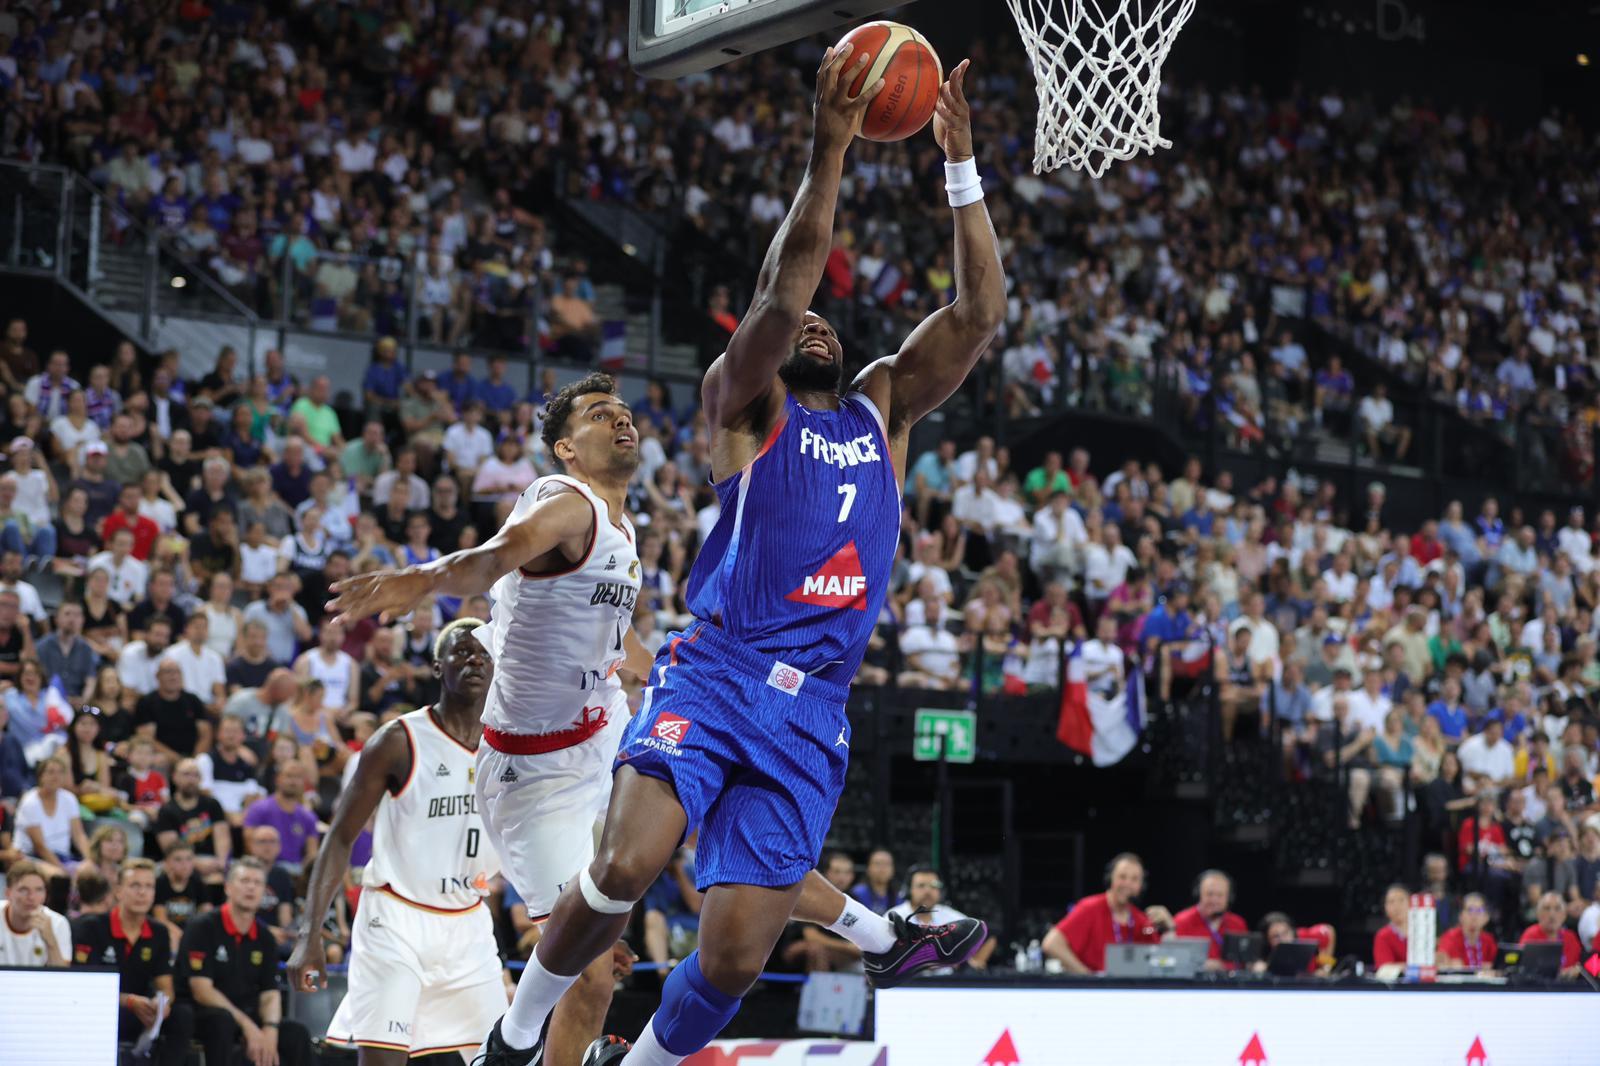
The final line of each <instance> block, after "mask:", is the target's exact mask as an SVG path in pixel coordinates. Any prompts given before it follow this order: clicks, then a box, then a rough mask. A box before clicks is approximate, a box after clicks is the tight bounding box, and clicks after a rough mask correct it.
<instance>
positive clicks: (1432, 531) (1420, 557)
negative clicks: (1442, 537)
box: [1411, 518, 1444, 566]
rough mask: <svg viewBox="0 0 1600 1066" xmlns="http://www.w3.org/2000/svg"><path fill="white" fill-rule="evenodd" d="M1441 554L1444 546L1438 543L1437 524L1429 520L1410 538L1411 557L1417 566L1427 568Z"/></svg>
mask: <svg viewBox="0 0 1600 1066" xmlns="http://www.w3.org/2000/svg"><path fill="white" fill-rule="evenodd" d="M1443 554H1444V545H1443V544H1441V543H1440V542H1439V523H1437V522H1435V521H1434V520H1433V519H1431V518H1430V519H1429V520H1428V521H1427V522H1425V523H1423V526H1422V529H1420V530H1419V531H1418V532H1417V533H1415V534H1414V535H1413V536H1412V537H1411V557H1412V558H1414V559H1415V560H1416V561H1417V565H1418V566H1427V565H1428V564H1429V563H1431V562H1433V561H1434V560H1435V559H1437V558H1439V556H1441V555H1443Z"/></svg>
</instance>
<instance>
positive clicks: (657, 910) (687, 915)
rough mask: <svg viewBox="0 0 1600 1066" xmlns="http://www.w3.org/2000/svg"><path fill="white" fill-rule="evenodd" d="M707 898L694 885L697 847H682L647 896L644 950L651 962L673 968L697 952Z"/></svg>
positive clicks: (645, 901) (645, 902)
mask: <svg viewBox="0 0 1600 1066" xmlns="http://www.w3.org/2000/svg"><path fill="white" fill-rule="evenodd" d="M691 843H692V842H691ZM703 899H704V897H703V896H702V894H701V893H700V891H699V890H698V889H696V888H695V884H694V852H693V848H692V847H687V848H679V849H678V850H677V851H676V852H674V853H673V856H672V859H671V860H670V861H669V862H668V863H667V868H666V869H665V870H663V871H662V872H661V876H660V877H658V878H656V882H655V884H654V885H652V886H651V887H650V891H649V892H647V893H645V900H644V947H645V956H646V957H647V958H648V959H649V960H650V961H651V962H653V963H655V964H656V965H657V966H665V967H669V968H670V967H671V966H673V965H676V962H677V960H681V959H683V958H686V957H688V954H689V952H691V951H693V950H694V945H695V942H696V941H697V940H698V939H699V931H700V907H701V904H702V902H703Z"/></svg>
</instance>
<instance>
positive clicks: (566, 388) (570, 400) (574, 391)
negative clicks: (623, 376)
mask: <svg viewBox="0 0 1600 1066" xmlns="http://www.w3.org/2000/svg"><path fill="white" fill-rule="evenodd" d="M595 392H606V393H610V394H611V395H613V396H615V395H616V394H617V380H616V378H613V377H612V376H611V375H610V374H602V373H599V372H598V371H597V372H595V373H593V374H588V375H586V376H584V377H581V378H579V379H578V380H577V381H574V382H572V383H571V384H570V385H563V386H562V387H561V388H560V389H557V390H556V394H555V395H554V396H552V397H550V403H549V404H548V405H547V406H546V407H545V410H544V427H543V428H542V429H541V430H540V432H539V437H540V439H541V440H543V441H544V446H545V448H546V449H548V450H549V452H550V457H551V458H555V454H556V441H558V440H560V439H561V438H562V437H565V436H566V435H567V422H568V421H569V420H570V419H571V418H572V405H573V404H574V403H575V402H576V401H577V399H578V397H579V396H587V395H589V394H590V393H595Z"/></svg>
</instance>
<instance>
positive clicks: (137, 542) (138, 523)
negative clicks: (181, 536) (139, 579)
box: [100, 485, 161, 563]
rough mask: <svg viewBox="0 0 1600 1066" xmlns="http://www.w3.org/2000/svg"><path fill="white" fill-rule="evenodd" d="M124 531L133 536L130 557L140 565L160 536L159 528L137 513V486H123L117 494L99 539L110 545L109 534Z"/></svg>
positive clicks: (101, 528) (102, 524)
mask: <svg viewBox="0 0 1600 1066" xmlns="http://www.w3.org/2000/svg"><path fill="white" fill-rule="evenodd" d="M119 529H126V530H127V531H128V532H130V533H132V534H133V550H132V551H130V552H129V553H128V554H130V555H132V556H133V557H134V558H135V559H137V560H139V561H140V562H141V563H142V562H145V561H146V560H148V559H149V558H150V549H151V548H153V547H155V544H156V538H157V537H159V536H161V527H160V526H158V525H156V524H155V523H154V522H153V521H151V520H150V519H148V518H146V517H145V516H144V515H142V514H140V513H139V486H138V485H124V486H122V491H121V492H119V493H117V509H116V510H115V511H112V512H111V513H110V514H108V515H106V520H105V521H104V522H103V523H101V526H100V539H101V540H104V541H106V542H107V543H110V541H111V534H113V533H115V532H116V531H117V530H119Z"/></svg>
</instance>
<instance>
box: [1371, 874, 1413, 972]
mask: <svg viewBox="0 0 1600 1066" xmlns="http://www.w3.org/2000/svg"><path fill="white" fill-rule="evenodd" d="M1383 913H1384V916H1385V917H1386V918H1388V919H1389V924H1388V925H1386V926H1384V927H1383V928H1382V929H1379V930H1378V935H1377V936H1375V937H1373V938H1372V965H1373V966H1387V965H1389V964H1390V963H1395V962H1398V963H1400V964H1402V965H1404V964H1405V961H1406V919H1407V918H1408V917H1409V916H1410V914H1411V890H1410V889H1409V888H1407V887H1406V886H1405V885H1390V886H1389V888H1388V890H1387V891H1385V892H1384V894H1383Z"/></svg>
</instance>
